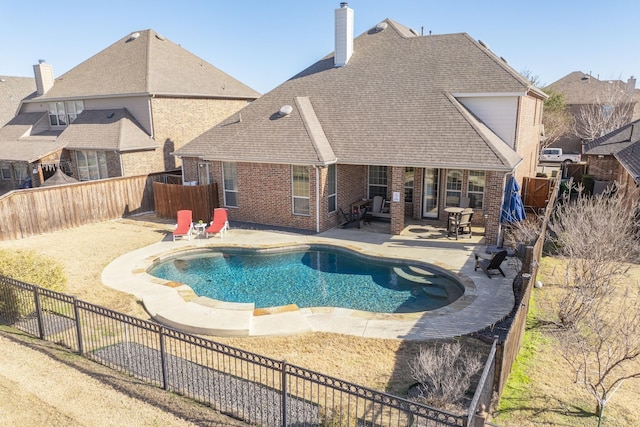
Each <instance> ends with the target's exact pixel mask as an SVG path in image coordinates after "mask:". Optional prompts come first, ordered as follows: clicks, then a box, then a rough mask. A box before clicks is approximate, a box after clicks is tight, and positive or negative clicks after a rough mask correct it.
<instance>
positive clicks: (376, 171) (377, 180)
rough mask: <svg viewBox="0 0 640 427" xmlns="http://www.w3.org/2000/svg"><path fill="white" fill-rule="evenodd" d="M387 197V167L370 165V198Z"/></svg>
mask: <svg viewBox="0 0 640 427" xmlns="http://www.w3.org/2000/svg"><path fill="white" fill-rule="evenodd" d="M375 196H382V197H383V198H385V199H386V198H387V167H386V166H369V198H370V199H373V198H374V197H375Z"/></svg>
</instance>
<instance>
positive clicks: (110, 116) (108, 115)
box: [107, 113, 116, 119]
mask: <svg viewBox="0 0 640 427" xmlns="http://www.w3.org/2000/svg"><path fill="white" fill-rule="evenodd" d="M115 114H116V113H109V114H107V118H109V119H111V118H113V116H115Z"/></svg>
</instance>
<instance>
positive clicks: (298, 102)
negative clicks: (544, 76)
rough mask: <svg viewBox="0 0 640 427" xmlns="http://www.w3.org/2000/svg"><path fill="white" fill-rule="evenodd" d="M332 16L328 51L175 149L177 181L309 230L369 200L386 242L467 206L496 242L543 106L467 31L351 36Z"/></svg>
mask: <svg viewBox="0 0 640 427" xmlns="http://www.w3.org/2000/svg"><path fill="white" fill-rule="evenodd" d="M335 13H336V23H335V32H336V49H335V52H334V53H332V54H329V55H327V56H326V57H324V58H322V59H321V60H319V61H318V62H316V63H315V64H313V65H311V66H310V67H309V68H307V69H305V70H303V71H301V72H300V73H299V74H297V75H295V76H294V77H292V78H291V79H289V80H288V81H286V82H284V83H283V84H281V85H280V86H278V87H277V88H275V89H274V90H272V91H271V92H269V93H267V94H266V95H263V96H262V97H261V98H260V99H258V100H256V101H255V102H253V103H252V104H251V105H248V106H247V107H245V108H244V109H243V110H241V111H240V112H239V113H237V114H234V115H232V116H230V117H229V118H228V119H226V120H225V121H224V122H222V123H221V124H219V125H217V126H215V127H213V128H212V129H211V130H209V131H208V132H206V133H204V134H203V135H201V136H199V137H197V138H195V139H194V140H193V141H191V142H190V143H188V144H187V145H185V146H184V147H182V148H180V149H178V150H176V153H175V154H176V155H177V156H178V157H180V158H182V164H183V174H184V176H185V179H187V180H196V179H202V177H203V176H204V175H207V176H208V178H206V179H207V180H210V181H213V182H218V183H220V184H221V185H220V200H222V201H223V202H224V205H225V206H226V207H228V208H229V216H230V218H231V219H232V220H236V221H247V222H254V223H262V224H270V225H274V226H283V227H294V228H297V229H304V230H310V231H314V232H320V231H323V230H327V229H329V228H331V227H334V226H336V225H338V224H340V223H341V222H343V221H344V218H343V216H342V215H341V213H340V211H349V209H350V208H351V205H352V203H354V202H357V201H359V200H362V199H371V198H373V197H374V196H376V195H381V196H383V197H384V198H386V199H387V200H389V201H391V207H390V210H391V225H390V230H391V232H392V233H399V232H400V231H401V230H402V229H403V227H404V224H405V216H406V217H410V218H433V219H444V218H446V213H445V211H444V209H445V208H446V207H448V206H458V205H459V204H460V201H461V200H462V199H463V198H465V199H466V198H467V197H468V198H469V200H470V205H471V207H473V208H474V212H475V215H474V220H475V221H476V222H477V223H479V224H485V226H486V236H487V239H488V241H490V242H495V241H496V240H497V237H498V234H499V218H500V210H501V203H502V200H503V189H504V187H505V182H506V179H507V177H508V176H510V175H512V174H514V175H516V176H517V178H518V179H519V180H521V178H522V177H524V176H533V175H534V174H535V167H536V162H537V151H538V143H539V138H540V133H541V128H540V123H541V115H542V106H543V102H544V99H545V98H546V95H545V94H544V93H543V92H541V91H540V90H539V89H537V88H535V87H533V86H531V84H530V83H529V82H528V81H527V80H526V79H524V78H523V77H522V76H521V75H520V74H519V73H517V72H516V71H514V70H513V69H512V68H511V67H510V66H509V65H508V64H507V63H506V61H505V60H503V59H502V58H500V57H498V56H496V55H495V54H493V53H492V52H491V51H490V50H489V49H488V48H487V47H486V45H484V44H483V43H482V42H479V41H476V40H474V39H472V38H471V37H470V36H469V35H467V34H448V35H429V36H422V35H420V34H419V33H418V32H417V31H415V30H412V29H409V28H407V27H405V26H402V25H400V24H398V23H396V22H394V21H392V20H390V19H387V20H385V21H383V22H381V23H379V24H378V25H376V26H374V27H372V28H371V29H370V30H368V31H366V32H365V33H363V34H361V35H360V36H358V37H357V38H355V39H354V38H353V10H352V9H350V8H349V7H348V6H346V4H345V5H341V7H340V8H339V9H337V10H336V11H335ZM200 170H205V171H207V173H206V174H203V173H199V171H200ZM201 182H202V180H201ZM206 182H207V181H205V182H202V183H206Z"/></svg>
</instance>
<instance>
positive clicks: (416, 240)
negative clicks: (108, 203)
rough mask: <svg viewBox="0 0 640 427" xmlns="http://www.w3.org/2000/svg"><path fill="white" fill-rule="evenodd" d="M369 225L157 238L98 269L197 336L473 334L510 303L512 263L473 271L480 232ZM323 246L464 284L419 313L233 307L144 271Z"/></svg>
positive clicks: (166, 320) (160, 316) (108, 281)
mask: <svg viewBox="0 0 640 427" xmlns="http://www.w3.org/2000/svg"><path fill="white" fill-rule="evenodd" d="M371 230H372V229H368V230H367V229H364V230H363V229H360V230H358V229H342V228H335V229H331V230H328V231H326V232H324V233H320V234H316V235H304V234H297V233H292V232H283V231H262V230H249V229H238V228H232V229H231V230H230V231H229V232H228V233H227V234H226V235H225V236H224V238H220V237H210V238H209V239H204V238H201V237H197V238H192V239H191V240H190V241H189V240H179V241H176V242H174V241H172V238H171V234H169V235H168V236H167V237H165V239H164V240H163V241H161V242H158V243H155V244H152V245H150V246H146V247H144V248H141V249H138V250H136V251H133V252H129V253H127V254H125V255H122V256H120V257H119V258H117V259H115V260H114V261H113V262H112V263H110V264H109V265H108V266H107V267H106V268H105V269H104V271H103V273H102V282H103V283H104V284H105V285H107V286H109V287H112V288H114V289H117V290H120V291H122V292H126V293H129V294H133V295H134V296H136V297H137V298H139V299H140V300H141V301H142V302H143V304H144V307H145V309H146V310H147V311H148V312H149V314H150V315H151V317H152V318H154V319H155V320H156V321H158V322H160V323H162V324H164V325H167V326H169V327H173V328H176V329H179V330H182V331H185V332H189V333H194V334H200V335H212V336H216V335H221V336H267V335H290V334H298V333H305V332H312V331H318V332H335V333H341V334H349V335H357V336H362V337H371V338H396V339H405V340H419V339H431V338H448V337H453V336H460V335H465V334H469V333H471V332H475V331H478V330H481V329H484V328H485V327H487V326H489V325H492V324H494V323H496V322H497V321H499V320H501V319H502V318H503V317H504V316H506V315H507V314H508V313H509V312H510V311H511V308H512V307H513V303H514V297H513V292H512V286H511V284H512V281H513V279H514V277H515V275H516V273H517V268H518V265H517V262H516V261H515V260H513V259H511V258H508V259H507V261H505V262H504V263H503V264H502V268H503V270H504V271H505V274H506V275H507V277H506V278H504V277H502V276H492V278H491V279H489V278H488V277H487V276H486V274H484V272H483V271H482V270H480V269H478V271H474V265H475V259H474V252H477V253H484V252H485V250H486V246H485V244H484V240H483V237H482V236H481V235H477V234H476V235H475V236H473V237H472V238H471V239H469V238H461V239H460V240H455V239H453V238H451V239H449V238H447V237H446V234H445V233H444V231H443V228H442V227H440V226H438V225H437V224H428V223H424V224H413V225H409V226H407V227H406V228H405V230H404V231H403V233H401V234H400V235H398V236H391V235H389V234H385V233H381V232H372V231H371ZM309 244H321V245H332V246H339V247H344V248H347V249H350V250H353V251H356V252H358V253H361V254H364V255H370V256H381V257H385V258H401V259H406V260H410V261H419V262H426V263H429V264H432V265H434V266H435V267H439V268H443V269H446V270H448V271H449V272H451V273H453V274H454V275H456V276H457V278H458V280H460V281H461V282H462V283H463V284H464V285H465V288H466V291H465V295H463V297H461V298H460V299H459V300H457V301H455V302H454V303H453V304H450V305H448V306H446V307H443V308H440V309H437V310H433V311H428V312H421V313H407V314H395V313H394V314H387V313H369V312H363V311H357V310H349V309H343V308H311V309H309V308H302V309H298V308H297V307H296V306H284V307H278V308H273V309H254V307H253V304H235V303H226V302H222V301H216V300H211V299H208V298H203V297H198V296H197V295H195V294H194V293H193V291H192V290H191V288H190V287H188V286H185V285H182V284H180V283H175V282H168V281H166V280H162V279H158V278H155V277H152V276H150V275H148V274H147V273H146V269H147V268H148V267H149V266H150V265H151V264H152V263H153V262H155V261H157V260H159V259H162V258H165V257H168V256H171V255H175V254H177V253H180V252H182V251H185V250H197V249H206V248H208V247H231V248H234V247H236V248H239V247H252V248H274V247H283V246H296V245H309Z"/></svg>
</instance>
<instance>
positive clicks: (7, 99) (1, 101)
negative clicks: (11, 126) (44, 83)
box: [0, 76, 36, 126]
mask: <svg viewBox="0 0 640 427" xmlns="http://www.w3.org/2000/svg"><path fill="white" fill-rule="evenodd" d="M35 90H36V81H35V79H34V78H33V77H11V76H0V126H2V125H4V124H5V123H7V122H8V121H9V120H11V119H12V118H13V117H14V116H15V115H16V113H17V112H18V108H19V106H20V102H21V101H22V100H23V99H25V98H27V97H28V96H29V95H32V94H34V93H35Z"/></svg>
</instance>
